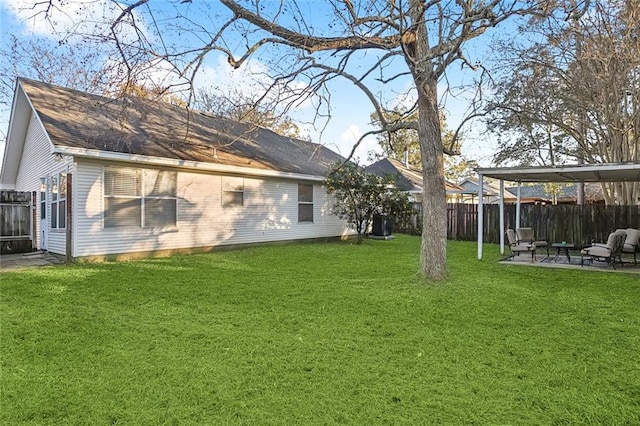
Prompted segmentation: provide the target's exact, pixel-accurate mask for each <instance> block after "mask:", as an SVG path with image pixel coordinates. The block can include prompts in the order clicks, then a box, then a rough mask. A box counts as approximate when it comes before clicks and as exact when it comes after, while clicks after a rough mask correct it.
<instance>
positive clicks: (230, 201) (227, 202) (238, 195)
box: [222, 176, 244, 207]
mask: <svg viewBox="0 0 640 426" xmlns="http://www.w3.org/2000/svg"><path fill="white" fill-rule="evenodd" d="M222 205H223V206H225V207H229V206H243V205H244V178H241V177H230V176H224V177H223V178H222Z"/></svg>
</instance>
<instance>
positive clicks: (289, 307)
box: [0, 236, 640, 425]
mask: <svg viewBox="0 0 640 426" xmlns="http://www.w3.org/2000/svg"><path fill="white" fill-rule="evenodd" d="M419 245H420V241H419V239H418V238H415V237H407V236H400V237H399V238H397V239H396V240H394V241H365V242H364V243H363V244H362V245H359V246H358V245H351V244H348V243H327V244H295V245H288V246H276V247H259V248H251V249H244V250H237V251H226V252H219V253H212V254H205V255H193V256H179V257H173V258H170V259H153V260H145V261H136V262H128V263H104V264H84V265H73V266H62V267H55V268H46V269H34V270H28V271H23V272H15V273H3V274H2V275H0V289H1V293H0V297H1V299H0V312H1V313H0V316H1V318H0V319H1V322H0V349H1V364H0V368H1V370H0V392H1V394H0V424H7V425H8V424H12V425H13V424H78V425H86V424H118V425H121V424H367V423H373V424H402V423H404V424H535V425H539V424H558V425H562V424H640V369H639V368H638V361H639V359H640V358H639V355H638V354H640V309H638V306H639V302H640V280H639V278H638V276H637V275H631V274H611V273H601V272H595V271H592V270H584V271H577V270H558V269H548V268H535V267H517V266H513V265H506V266H505V265H500V264H498V263H497V262H496V260H497V258H498V255H497V254H495V255H492V254H491V253H493V252H496V251H497V250H496V249H495V246H487V247H486V250H485V253H487V252H488V253H489V256H487V257H488V258H486V259H485V260H483V261H477V260H476V259H475V254H476V246H475V244H473V243H466V242H450V243H449V252H448V253H449V270H450V278H449V280H448V281H447V282H446V283H445V284H440V285H429V284H425V283H422V282H420V280H419V279H418V278H417V276H416V271H417V268H418V266H417V264H418V250H419ZM492 256H493V258H491V257H492Z"/></svg>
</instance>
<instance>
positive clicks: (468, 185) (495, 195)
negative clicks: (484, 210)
mask: <svg viewBox="0 0 640 426" xmlns="http://www.w3.org/2000/svg"><path fill="white" fill-rule="evenodd" d="M460 186H461V187H462V188H463V189H464V193H463V194H464V199H463V202H464V203H468V204H478V191H479V188H480V184H479V183H478V180H477V179H472V178H467V179H465V180H463V181H462V182H461V183H460ZM482 193H483V195H484V197H483V202H484V203H486V204H498V203H499V202H500V187H499V186H498V185H496V184H494V183H492V182H484V185H483V186H482ZM504 202H505V203H507V204H515V203H516V196H515V195H514V194H512V193H511V192H510V191H508V190H506V189H505V191H504Z"/></svg>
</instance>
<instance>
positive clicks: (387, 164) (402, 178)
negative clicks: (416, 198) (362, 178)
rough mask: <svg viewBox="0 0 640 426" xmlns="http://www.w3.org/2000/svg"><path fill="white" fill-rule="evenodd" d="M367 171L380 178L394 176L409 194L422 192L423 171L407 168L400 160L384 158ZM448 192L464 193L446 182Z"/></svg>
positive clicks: (456, 186) (459, 188)
mask: <svg viewBox="0 0 640 426" xmlns="http://www.w3.org/2000/svg"><path fill="white" fill-rule="evenodd" d="M365 170H366V171H367V172H369V173H374V174H376V175H378V176H388V175H390V176H393V177H395V178H396V185H397V187H398V188H399V189H401V190H403V191H409V192H422V187H423V185H422V170H421V169H419V168H417V167H413V166H411V165H409V166H408V167H405V166H404V164H402V163H401V162H400V161H398V160H394V159H392V158H383V159H382V160H379V161H376V162H375V163H373V164H371V165H369V166H367V167H366V168H365ZM445 187H446V188H445V189H446V190H447V191H456V192H459V191H462V188H461V187H460V186H458V185H456V184H455V183H452V182H449V181H445Z"/></svg>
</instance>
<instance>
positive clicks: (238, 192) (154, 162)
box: [0, 78, 351, 260]
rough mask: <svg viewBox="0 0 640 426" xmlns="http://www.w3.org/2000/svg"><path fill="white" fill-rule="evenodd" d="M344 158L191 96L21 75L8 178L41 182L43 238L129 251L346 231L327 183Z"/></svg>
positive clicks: (72, 249)
mask: <svg viewBox="0 0 640 426" xmlns="http://www.w3.org/2000/svg"><path fill="white" fill-rule="evenodd" d="M338 160H343V158H342V157H341V156H339V155H338V154H336V153H335V152H333V151H331V150H329V149H327V148H326V147H324V146H322V145H319V144H315V143H311V142H307V141H302V140H297V139H291V138H287V137H283V136H279V135H277V134H276V133H274V132H272V131H270V130H266V129H263V128H259V127H257V126H253V125H250V124H246V123H239V122H236V121H232V120H228V119H224V118H221V117H216V116H212V115H209V114H206V113H202V112H198V111H194V110H188V109H187V108H185V107H180V106H175V105H171V104H169V103H165V102H155V101H151V100H146V99H140V98H122V99H112V98H108V97H103V96H97V95H93V94H88V93H83V92H80V91H77V90H72V89H68V88H63V87H58V86H54V85H51V84H45V83H42V82H37V81H33V80H29V79H25V78H19V79H18V80H17V83H16V89H15V94H14V99H13V105H12V109H11V118H10V124H9V129H8V135H7V143H6V146H5V152H4V161H3V164H2V170H1V172H0V188H3V189H12V190H17V191H29V192H32V194H33V200H35V201H34V203H33V204H34V205H33V214H32V217H33V223H32V228H33V231H32V237H33V239H34V246H35V248H37V249H40V250H47V251H49V252H52V253H56V254H61V255H65V256H67V258H68V259H88V260H91V259H104V258H114V259H120V258H131V257H141V256H149V255H159V254H169V253H174V252H178V251H204V250H208V249H211V248H212V247H216V246H223V245H236V244H247V243H261V242H272V241H285V240H298V239H314V238H328V237H337V236H345V235H346V234H348V233H350V232H351V231H349V229H348V227H347V225H346V223H345V222H344V221H343V220H340V219H339V218H337V217H336V216H334V215H332V214H331V205H332V199H331V197H330V196H328V195H327V193H326V190H325V188H324V187H323V181H324V177H323V175H324V173H325V170H326V168H327V167H328V166H329V165H330V164H331V163H332V162H335V161H338Z"/></svg>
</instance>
